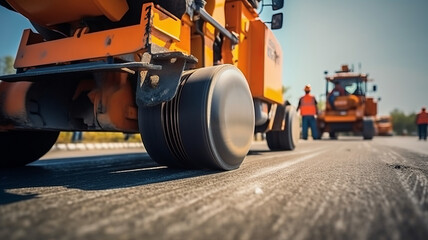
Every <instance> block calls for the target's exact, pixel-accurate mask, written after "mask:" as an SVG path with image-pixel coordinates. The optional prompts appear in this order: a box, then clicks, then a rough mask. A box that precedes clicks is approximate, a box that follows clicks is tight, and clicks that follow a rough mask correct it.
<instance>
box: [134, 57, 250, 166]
mask: <svg viewBox="0 0 428 240" xmlns="http://www.w3.org/2000/svg"><path fill="white" fill-rule="evenodd" d="M153 112H157V111H153ZM146 113H148V112H146ZM158 113H160V116H159V114H157V116H159V117H160V119H159V121H160V122H161V124H157V123H156V121H157V120H149V121H146V122H147V123H146V124H144V122H145V121H144V118H147V117H149V118H150V116H147V115H146V114H144V113H142V114H140V117H141V122H142V123H143V124H140V128H141V131H142V137H143V141H144V144H145V146H146V149H147V151H148V153H149V154H150V156H151V157H152V158H153V159H154V160H156V161H158V162H159V163H166V164H167V165H170V166H175V165H178V166H184V167H204V168H210V169H220V170H232V169H236V168H238V167H239V166H240V164H241V163H242V161H243V159H244V158H245V156H246V154H247V153H248V151H249V149H250V146H251V141H252V138H253V134H254V107H253V100H252V96H251V93H250V90H249V87H248V84H247V81H246V79H245V77H244V76H243V74H242V73H241V72H240V71H239V70H238V69H237V68H236V67H234V66H231V65H220V66H214V67H207V68H202V69H198V70H195V71H193V72H191V73H190V74H187V75H186V74H184V76H183V83H182V85H181V87H180V89H179V90H178V93H177V95H176V97H175V98H174V99H173V100H171V101H169V102H167V103H165V104H162V105H161V106H160V111H158ZM150 122H151V123H150ZM147 128H150V129H149V130H148V129H147ZM149 132H150V133H151V134H150V135H152V136H151V137H150V136H149V135H148V133H149ZM144 133H146V134H144ZM154 135H157V137H155V136H154ZM159 137H161V139H159ZM156 138H157V140H156ZM146 142H147V144H146ZM172 158H173V159H172Z"/></svg>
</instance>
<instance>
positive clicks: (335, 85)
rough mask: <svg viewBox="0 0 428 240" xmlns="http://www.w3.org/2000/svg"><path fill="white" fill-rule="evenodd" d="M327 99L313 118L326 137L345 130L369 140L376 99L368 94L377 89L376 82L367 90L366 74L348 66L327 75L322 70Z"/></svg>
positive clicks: (374, 122)
mask: <svg viewBox="0 0 428 240" xmlns="http://www.w3.org/2000/svg"><path fill="white" fill-rule="evenodd" d="M325 74H326V75H325V80H326V88H325V89H326V90H325V95H326V96H327V101H326V105H325V108H324V109H323V110H322V111H321V112H320V114H319V115H318V118H317V125H318V128H319V132H320V133H321V134H322V133H323V132H328V133H329V136H330V139H337V133H339V132H347V133H352V134H354V135H362V136H363V139H364V140H371V139H373V136H375V134H376V115H377V102H376V100H375V99H374V98H373V97H370V96H368V94H369V93H370V91H371V92H375V91H376V90H377V86H376V85H372V90H370V89H369V82H372V81H373V79H370V78H369V77H368V76H369V75H368V74H367V73H357V72H354V71H353V69H350V68H349V67H348V65H346V64H344V65H342V66H341V69H340V70H339V71H336V72H335V73H334V74H331V75H327V74H328V72H325Z"/></svg>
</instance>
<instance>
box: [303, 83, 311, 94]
mask: <svg viewBox="0 0 428 240" xmlns="http://www.w3.org/2000/svg"><path fill="white" fill-rule="evenodd" d="M303 90H305V92H310V91H311V84H306V85H305V88H304V89H303Z"/></svg>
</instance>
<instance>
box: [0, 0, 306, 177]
mask: <svg viewBox="0 0 428 240" xmlns="http://www.w3.org/2000/svg"><path fill="white" fill-rule="evenodd" d="M0 4H1V5H2V6H3V7H6V8H8V9H10V10H11V11H16V12H18V13H20V14H22V15H23V16H25V17H26V18H28V19H29V20H30V22H31V23H32V25H33V26H34V29H35V30H36V32H34V31H33V30H31V29H26V30H24V32H23V34H22V39H21V42H20V44H19V48H18V51H17V54H16V58H15V63H14V67H15V68H16V74H11V75H5V76H1V77H0V80H1V82H0V149H1V154H2V157H1V158H0V159H1V160H0V166H1V167H11V166H22V165H25V164H28V163H30V162H33V161H35V160H37V159H39V158H40V157H41V156H43V155H44V154H45V153H46V152H48V151H49V150H50V148H51V147H52V146H53V144H54V143H55V141H56V139H57V137H58V134H59V132H60V131H115V132H124V133H139V134H141V137H142V140H143V143H144V146H145V148H146V150H147V152H148V154H149V155H150V157H151V158H152V159H153V160H155V161H156V162H158V163H159V164H162V165H167V166H170V167H178V168H209V169H217V170H232V169H236V168H238V167H239V166H240V165H241V163H242V161H243V160H244V158H245V156H246V154H247V153H248V151H249V149H250V146H251V142H252V139H253V136H254V134H255V133H258V132H261V133H266V139H267V144H268V146H269V148H270V149H272V150H292V149H294V148H295V147H296V144H297V139H298V137H299V122H298V116H297V114H296V111H295V108H294V107H293V106H291V105H290V104H288V102H287V101H285V100H284V99H283V95H282V78H281V65H282V57H283V56H282V54H283V53H282V51H281V46H280V44H279V42H278V40H277V39H276V38H275V36H274V34H273V32H272V30H271V29H279V28H281V27H282V13H276V14H273V15H272V21H271V22H269V24H270V26H269V27H268V25H267V23H265V22H263V21H262V20H261V19H260V18H259V14H258V12H257V8H258V6H259V5H260V2H259V1H258V0H207V1H204V0H158V1H156V0H155V1H146V0H109V1H103V0H61V1H60V0H32V1H26V0H1V1H0ZM282 7H283V0H280V1H277V0H274V1H272V8H273V10H274V11H273V13H275V11H276V10H280V9H281V8H282ZM5 156H8V157H5Z"/></svg>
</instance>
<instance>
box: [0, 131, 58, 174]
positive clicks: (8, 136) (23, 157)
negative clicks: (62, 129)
mask: <svg viewBox="0 0 428 240" xmlns="http://www.w3.org/2000/svg"><path fill="white" fill-rule="evenodd" d="M58 135H59V132H58V131H8V132H0V152H1V155H2V157H1V158H0V159H1V160H0V167H2V168H4V167H21V166H24V165H26V164H28V163H31V162H34V161H36V160H38V159H39V158H40V157H42V156H43V155H45V154H46V153H47V152H48V151H49V150H50V149H51V148H52V146H53V145H54V144H55V142H56V140H57V138H58Z"/></svg>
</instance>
